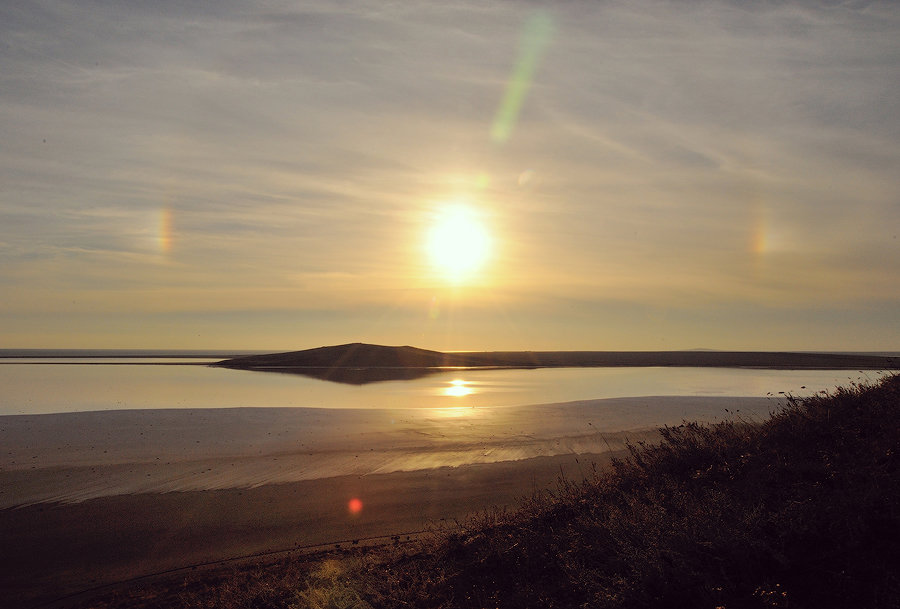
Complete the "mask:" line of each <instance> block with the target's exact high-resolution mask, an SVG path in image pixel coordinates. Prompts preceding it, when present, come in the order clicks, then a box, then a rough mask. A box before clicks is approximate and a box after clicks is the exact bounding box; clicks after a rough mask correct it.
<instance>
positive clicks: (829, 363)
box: [214, 343, 900, 384]
mask: <svg viewBox="0 0 900 609" xmlns="http://www.w3.org/2000/svg"><path fill="white" fill-rule="evenodd" d="M214 365H215V366H220V367H224V368H238V369H243V370H263V371H271V372H292V373H298V374H306V375H309V376H315V377H317V378H326V379H329V380H334V381H337V382H349V383H353V384H362V383H366V382H372V381H379V380H389V379H390V380H401V379H408V378H417V377H419V376H424V375H425V374H428V373H430V372H433V371H434V369H436V368H444V367H466V368H489V367H502V368H564V367H615V366H690V367H720V368H747V367H752V368H782V369H809V370H812V369H819V370H852V369H868V370H897V369H900V361H898V360H897V359H896V358H893V357H884V356H878V355H864V354H846V353H789V352H754V351H490V352H453V353H442V352H440V351H430V350H427V349H419V348H416V347H410V346H402V347H388V346H383V345H369V344H365V343H350V344H346V345H336V346H331V347H318V348H316V349H306V350H304V351H291V352H287V353H272V354H267V355H251V356H246V357H238V358H234V359H229V360H225V361H222V362H219V363H218V364H214ZM429 369H430V370H429ZM351 371H352V372H351ZM361 371H367V372H365V373H363V372H361ZM392 371H393V372H392ZM413 371H416V372H413Z"/></svg>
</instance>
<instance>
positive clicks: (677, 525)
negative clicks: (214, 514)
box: [91, 376, 900, 609]
mask: <svg viewBox="0 0 900 609" xmlns="http://www.w3.org/2000/svg"><path fill="white" fill-rule="evenodd" d="M898 414H900V377H896V376H895V377H891V378H887V379H885V380H883V381H882V382H880V383H879V384H878V385H877V386H874V387H858V386H851V387H850V388H846V389H839V390H837V392H836V393H834V394H833V395H830V396H819V397H814V398H810V399H805V400H795V401H792V403H791V404H790V406H789V407H787V408H784V409H783V410H780V411H778V412H776V413H774V414H773V416H772V417H771V419H770V420H768V421H766V422H764V423H761V424H749V423H740V422H730V423H722V424H718V425H715V426H711V427H706V426H701V425H698V424H694V423H688V424H684V425H681V426H679V427H675V428H667V429H664V430H663V433H662V436H663V439H662V441H661V442H659V443H658V444H657V443H654V444H647V445H638V446H634V447H632V449H631V454H630V457H628V458H627V459H625V460H623V461H618V462H615V463H614V466H613V467H612V468H608V469H603V470H600V469H598V470H596V471H595V472H594V474H593V475H592V476H590V477H589V479H587V480H586V481H584V482H582V483H577V484H576V483H570V482H566V481H564V480H563V481H561V482H560V485H559V488H558V490H557V491H555V492H553V493H538V494H536V495H534V496H533V497H532V498H530V499H528V500H525V501H524V502H523V503H522V505H521V507H520V508H518V509H517V510H516V511H512V512H506V511H496V510H495V511H492V512H487V513H485V514H484V515H483V516H482V517H480V518H477V519H474V520H472V521H469V522H466V523H464V524H462V525H460V526H453V527H448V528H446V529H444V530H439V531H437V532H435V533H434V535H433V536H432V537H430V538H428V539H425V540H422V541H419V542H417V543H414V544H407V545H399V546H396V547H387V548H382V549H380V550H374V551H373V550H369V551H367V552H365V551H359V552H355V553H336V554H332V555H330V556H322V557H320V558H319V559H318V560H316V559H312V561H310V558H309V557H307V558H304V559H300V560H297V559H294V560H290V561H283V562H281V563H279V565H277V566H275V567H270V568H267V569H265V570H263V569H260V568H259V567H257V568H252V569H245V570H242V571H235V572H233V573H232V574H231V575H221V576H220V577H217V578H215V579H209V578H207V579H205V580H204V579H203V578H202V577H200V578H194V579H193V580H191V581H184V582H178V583H177V585H176V584H173V588H171V590H177V593H173V592H165V591H162V593H161V594H160V591H158V590H157V591H151V592H150V593H149V594H150V596H149V597H148V596H143V598H144V599H146V600H148V601H149V602H148V603H146V604H144V603H139V602H136V601H137V599H136V597H135V596H134V595H131V596H130V597H129V598H128V600H127V602H117V601H116V600H114V599H109V604H106V603H100V604H93V605H91V606H106V607H124V606H129V607H137V606H144V607H151V606H152V607H163V606H165V607H184V608H192V609H193V608H199V607H209V606H216V607H221V608H223V609H236V608H238V607H267V608H272V609H275V608H285V609H287V608H289V607H290V608H297V609H301V608H321V607H355V608H357V609H359V608H364V609H369V608H391V607H417V608H423V609H427V608H435V609H437V608H441V609H455V608H460V609H462V608H466V609H468V608H473V607H497V608H507V607H508V608H516V609H520V608H528V607H541V608H545V607H550V608H552V607H557V608H561V607H565V608H569V607H599V608H617V609H619V608H621V609H624V608H626V607H627V608H645V607H646V608H650V607H653V608H660V607H662V608H668V607H672V608H676V607H678V608H681V607H708V608H710V609H713V608H718V607H723V608H724V607H727V608H759V609H763V608H773V607H781V608H785V609H787V608H792V609H797V608H800V609H804V608H809V609H813V608H816V609H818V608H846V607H866V608H874V609H880V608H885V609H888V608H891V609H894V608H896V607H898V606H900V418H898ZM154 594H157V596H153V595H154ZM151 599H152V600H151Z"/></svg>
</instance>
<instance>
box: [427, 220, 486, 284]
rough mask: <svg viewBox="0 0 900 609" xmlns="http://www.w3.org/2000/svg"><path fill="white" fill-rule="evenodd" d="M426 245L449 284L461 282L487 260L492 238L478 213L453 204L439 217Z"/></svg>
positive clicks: (430, 256) (429, 254) (430, 257)
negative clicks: (450, 282)
mask: <svg viewBox="0 0 900 609" xmlns="http://www.w3.org/2000/svg"><path fill="white" fill-rule="evenodd" d="M426 243H427V249H428V256H429V259H430V260H431V263H432V264H433V265H434V267H435V268H436V269H437V270H438V271H440V272H441V273H442V274H443V275H444V276H445V277H446V278H447V279H449V280H450V281H452V282H454V283H459V282H461V281H463V280H465V279H467V278H469V277H470V276H471V275H473V274H474V273H475V272H476V271H478V270H479V269H480V268H481V267H482V266H483V265H484V263H485V262H486V261H487V258H488V255H489V254H490V246H491V239H490V235H489V234H488V231H487V228H486V227H485V225H484V223H483V222H482V220H481V218H480V217H479V215H478V214H477V213H476V212H475V210H473V209H472V208H470V207H467V206H465V205H454V206H451V207H447V208H445V209H443V210H442V211H441V212H440V213H439V214H438V215H437V217H436V218H435V221H434V224H433V225H432V226H431V229H430V230H429V232H428V239H427V242H426Z"/></svg>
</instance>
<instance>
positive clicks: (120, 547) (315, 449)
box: [0, 397, 778, 607]
mask: <svg viewBox="0 0 900 609" xmlns="http://www.w3.org/2000/svg"><path fill="white" fill-rule="evenodd" d="M777 406H778V402H777V401H776V400H768V399H761V398H709V397H677V398H672V397H665V398H660V397H657V398H621V399H612V400H586V401H579V402H570V403H566V404H545V405H536V406H523V407H511V408H477V409H472V408H463V409H443V410H441V409H421V410H413V409H407V410H402V411H401V410H397V411H386V410H327V409H305V408H296V409H295V408H238V409H219V410H215V409H213V410H154V411H108V412H93V413H68V414H57V415H22V416H7V417H0V446H3V447H4V449H3V454H2V455H0V507H2V508H3V509H0V539H2V540H3V548H4V551H3V552H2V553H0V590H2V592H0V606H24V607H29V606H35V605H36V604H38V603H40V602H45V601H51V600H54V599H58V598H60V597H63V596H66V595H68V594H70V593H73V592H78V591H80V590H85V589H88V588H91V587H94V586H97V585H103V584H108V583H113V582H117V581H122V580H127V579H129V578H133V577H137V576H141V575H146V574H150V573H158V572H160V571H165V570H168V569H175V568H180V567H185V566H190V565H194V564H197V563H203V562H209V561H218V560H223V559H227V558H233V557H237V556H244V555H247V554H253V553H257V552H264V551H271V550H281V549H289V548H292V547H296V546H307V545H311V544H320V543H331V542H334V541H339V540H351V541H352V540H353V539H362V538H366V537H372V536H383V535H394V534H398V533H405V532H408V531H417V530H421V529H423V528H424V527H426V526H428V524H429V523H434V522H441V521H442V519H449V520H451V521H452V520H453V519H456V518H462V517H464V516H465V515H466V514H471V513H472V512H477V511H479V510H482V509H485V508H488V507H491V506H495V505H508V506H511V505H513V504H514V502H515V501H516V499H517V498H520V497H523V496H527V495H529V494H530V493H531V492H532V491H533V490H535V489H538V488H546V487H547V486H552V485H553V484H554V483H555V481H556V479H557V477H558V475H559V474H560V472H561V471H563V472H564V473H565V474H566V475H567V476H569V477H571V478H577V477H579V476H580V475H581V473H582V472H583V471H585V468H586V467H589V465H588V463H589V462H591V461H594V462H598V463H601V464H602V463H606V462H608V458H609V455H610V453H611V451H612V452H614V451H619V450H621V449H622V448H623V446H624V442H625V440H626V439H628V440H631V441H639V440H642V439H652V438H654V437H655V435H654V434H655V432H654V430H655V429H656V428H657V427H658V426H660V425H665V424H678V423H680V422H681V421H682V420H684V419H686V418H687V419H691V420H705V421H715V420H722V419H725V418H729V417H732V416H735V413H737V414H738V415H739V416H744V417H745V418H750V419H754V418H756V419H762V418H764V417H765V416H767V414H768V413H769V412H771V411H772V410H773V409H774V408H776V407H777ZM725 409H728V412H726V411H725ZM353 498H358V499H359V500H360V501H362V504H363V509H362V511H361V512H360V513H359V514H356V515H354V514H351V513H350V511H349V510H348V502H349V501H350V499H353ZM60 606H65V603H62V604H61V605H60Z"/></svg>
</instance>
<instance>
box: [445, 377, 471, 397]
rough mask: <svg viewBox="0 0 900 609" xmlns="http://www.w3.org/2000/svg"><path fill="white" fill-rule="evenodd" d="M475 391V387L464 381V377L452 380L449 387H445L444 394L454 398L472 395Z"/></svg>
mask: <svg viewBox="0 0 900 609" xmlns="http://www.w3.org/2000/svg"><path fill="white" fill-rule="evenodd" d="M474 392H475V389H474V388H473V387H472V385H471V384H470V383H469V382H468V381H464V380H462V379H454V380H452V381H450V386H449V387H444V388H443V395H447V396H450V397H454V398H460V397H462V396H464V395H470V394H472V393H474Z"/></svg>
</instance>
